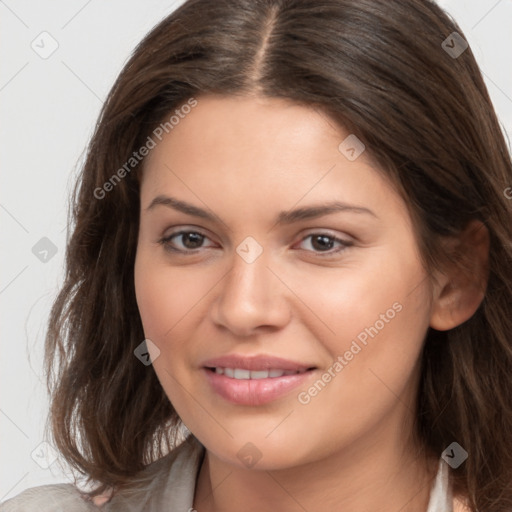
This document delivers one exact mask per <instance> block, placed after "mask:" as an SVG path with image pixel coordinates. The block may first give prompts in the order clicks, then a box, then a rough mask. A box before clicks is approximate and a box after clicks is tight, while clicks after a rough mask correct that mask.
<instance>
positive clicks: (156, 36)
mask: <svg viewBox="0 0 512 512" xmlns="http://www.w3.org/2000/svg"><path fill="white" fill-rule="evenodd" d="M453 32H457V33H458V34H459V36H460V37H459V38H458V39H454V37H456V36H453ZM450 37H451V38H452V39H449V38H450ZM461 38H462V39H461ZM463 39H464V34H463V32H462V31H461V29H460V28H459V27H458V26H457V25H456V23H455V22H454V21H453V20H452V19H451V18H450V17H449V16H448V15H447V14H446V13H445V12H443V10H442V9H440V8H439V7H438V6H437V5H436V4H435V3H434V2H432V1H429V0H215V1H212V0H189V1H187V2H186V3H184V4H183V5H182V6H180V7H179V8H178V9H177V10H176V11H174V12H173V13H172V14H170V15H169V16H168V17H166V18H165V19H163V20H162V21H161V22H160V23H159V24H158V25H157V26H156V27H155V28H154V29H152V30H151V32H150V33H149V34H148V35H147V36H146V37H145V38H144V39H143V40H142V41H141V43H140V44H139V45H138V46H137V48H136V49H135V50H134V52H133V54H132V56H131V57H130V59H129V61H128V62H127V64H126V65H125V67H124V69H123V70H122V72H121V73H120V75H119V77H118V78H117V80H116V82H115V84H114V86H113V88H112V90H111V91H110V93H109V95H108V97H107V99H106V101H105V104H104V106H103V108H102V111H101V114H100V117H99V119H98V122H97V125H96V128H95V132H94V135H93V137H92V139H91V141H90V144H89V146H88V151H87V155H86V159H85V163H84V165H83V167H82V169H81V173H80V176H79V179H78V181H77V183H76V186H75V189H74V192H73V195H72V198H71V206H70V223H69V225H70V226H71V227H70V231H69V233H68V240H67V252H66V261H65V265H66V269H65V277H64V282H63V285H62V288H61V290H60V293H59V294H58V296H57V298H56V300H55V302H54V305H53V307H52V310H51V313H50V317H49V323H48V331H47V337H46V342H45V368H46V371H47V376H48V386H49V390H50V393H51V408H50V414H49V416H48V422H47V428H48V429H49V430H50V429H51V432H50V437H51V439H52V441H53V443H54V445H55V446H56V447H57V448H58V449H59V450H60V451H61V453H62V454H63V456H64V458H65V460H66V461H67V462H68V463H69V465H70V466H71V467H72V468H74V469H75V470H78V471H79V472H80V473H81V474H82V475H85V476H87V478H88V479H89V481H94V482H96V483H98V484H100V485H99V487H97V489H95V490H94V491H92V492H91V496H94V495H96V494H99V493H100V492H102V491H103V490H104V489H105V488H106V487H107V486H113V487H117V488H123V487H129V486H130V483H131V482H133V481H134V479H135V478H136V475H137V474H138V473H139V472H140V471H141V470H142V469H143V468H144V467H145V466H146V465H147V464H149V463H151V462H152V461H154V460H156V459H158V458H160V457H162V456H163V455H165V454H166V453H168V452H169V450H171V449H173V448H174V447H175V446H176V444H177V439H178V437H177V436H178V431H179V428H180V425H181V421H180V419H179V417H178V415H177V413H176V411H175V410H174V408H173V406H172V404H171V403H170V401H169V400H168V398H167V396H166V394H165V392H164V390H163V388H162V386H161V384H160V383H159V381H158V379H157V376H156V374H155V372H154V370H153V368H152V366H145V365H143V364H141V362H140V361H139V360H138V359H137V358H136V357H135V356H134V350H135V349H136V347H137V346H139V345H140V343H141V342H142V340H144V331H143V327H142V323H141V318H140V314H139V311H138V308H137V303H136V299H135V291H134V275H133V274H134V261H135V253H136V246H137V237H138V229H139V213H140V204H139V202H140V197H139V190H140V175H141V172H142V170H143V168H144V159H141V160H140V162H136V163H134V162H133V161H132V160H130V159H131V158H133V154H134V152H136V151H138V150H139V148H141V147H142V146H143V145H144V144H146V143H147V141H148V137H149V136H151V135H152V134H153V133H154V130H155V128H156V127H158V126H159V124H160V123H162V122H163V121H164V120H165V119H168V118H169V116H170V115H172V113H173V112H175V111H176V109H178V108H180V106H182V105H184V104H186V103H187V102H189V103H190V99H191V98H195V99H196V100H197V101H199V102H200V101H201V95H202V94H207V93H217V94H222V95H228V96H229V95H248V94H257V95H260V96H267V97H275V98H287V99H290V100H293V101H295V102H297V103H299V104H303V105H310V106H315V107H316V108H318V109H319V111H322V112H325V113H326V114H328V115H329V116H332V118H333V119H334V120H336V121H337V122H339V124H340V126H344V127H347V128H350V130H351V132H352V133H355V134H356V135H357V137H359V138H360V139H361V140H362V141H363V142H364V144H365V145H366V148H367V152H368V154H369V155H371V156H372V157H373V158H374V160H375V161H376V162H377V163H378V165H379V168H380V169H381V171H382V172H384V173H385V174H386V176H388V177H389V179H390V180H392V182H393V183H394V184H395V185H396V188H397V190H398V191H399V192H400V194H401V195H402V196H403V198H404V200H405V201H406V204H407V205H408V208H409V210H410V213H411V217H412V219H413V221H414V225H415V233H416V236H417V240H418V244H419V248H420V250H421V254H422V257H423V260H424V264H425V267H426V268H427V269H433V268H442V267H443V265H444V264H445V263H446V262H447V261H448V260H450V261H451V262H453V261H457V262H458V263H457V264H459V265H460V266H461V268H463V269H464V268H465V266H464V258H463V257H460V258H459V259H454V256H453V255H449V254H446V253H445V252H444V251H443V245H442V243H441V242H442V240H443V237H446V236H451V235H457V234H459V233H460V232H461V231H462V230H463V228H464V227H465V226H466V225H467V224H468V223H469V222H470V221H471V220H473V219H478V220H480V221H481V222H482V223H483V224H484V225H485V226H486V228H487V229H488V231H489V234H490V255H489V257H490V259H489V279H488V284H487V289H486V293H485V297H484V299H483V302H482V303H481V305H480V307H479V308H478V310H477V311H476V313H475V314H474V315H473V316H472V317H471V318H470V319H469V320H468V321H466V322H464V323H463V324H462V325H460V326H458V327H456V328H454V329H451V330H449V331H443V332H441V331H435V330H433V329H431V328H429V330H428V332H427V333H426V338H425V342H424V349H423V354H422V361H421V365H422V368H421V380H420V384H419V388H418V394H417V415H416V420H415V433H416V435H417V436H418V438H419V439H420V440H421V443H422V445H423V446H424V447H425V449H426V450H427V451H428V452H429V453H431V454H435V455H436V456H437V457H439V456H440V455H441V453H442V452H443V450H444V449H445V448H446V447H447V446H449V445H450V444H451V443H452V442H453V441H457V442H458V443H459V444H460V445H461V446H462V447H463V448H464V449H465V450H466V451H467V452H468V454H469V457H468V458H467V460H466V461H465V462H464V463H463V464H462V465H461V466H459V467H458V468H456V469H453V470H450V479H451V483H452V485H453V488H454V492H455V493H456V494H459V495H461V496H464V497H465V499H466V500H467V503H468V504H469V506H470V508H471V510H472V511H475V512H476V511H477V510H480V511H482V510H485V511H486V512H493V511H496V512H497V511H503V510H505V509H511V508H512V486H511V484H512V340H511V333H512V243H511V242H512V232H511V229H512V228H511V226H512V222H511V217H512V216H511V207H512V200H511V199H510V196H512V189H510V186H511V185H512V164H511V158H510V153H509V148H508V146H507V144H506V142H505V139H504V135H503V133H502V131H501V127H500V124H499V122H498V120H497V117H496V114H495V111H494V109H493V105H492V103H491V100H490V98H489V94H488V92H487V89H486V87H485V84H484V81H483V79H482V75H481V73H480V71H479V69H478V66H477V64H476V61H475V58H474V56H473V53H472V51H471V48H467V49H465V50H464V51H462V53H460V55H458V56H457V55H456V54H454V53H453V51H452V52H451V53H450V51H449V49H450V48H451V49H453V48H455V50H459V52H460V50H463V48H464V45H463ZM443 41H445V42H444V43H443ZM446 41H448V44H447V43H446ZM456 43H457V46H456ZM447 46H448V48H447ZM127 162H131V163H130V165H129V166H127V165H126V163H127ZM123 166H124V169H125V172H124V173H123V172H118V170H119V169H121V168H123ZM116 173H117V174H116ZM114 174H116V175H117V178H115V179H114V178H113V176H114ZM118 178H120V179H118ZM507 190H509V191H510V192H511V193H509V194H507V193H506V191H507ZM462 256H464V255H462Z"/></svg>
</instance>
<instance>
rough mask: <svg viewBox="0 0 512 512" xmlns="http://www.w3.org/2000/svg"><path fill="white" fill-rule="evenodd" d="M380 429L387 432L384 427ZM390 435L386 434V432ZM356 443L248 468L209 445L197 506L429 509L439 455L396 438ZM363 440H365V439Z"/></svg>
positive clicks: (224, 509)
mask: <svg viewBox="0 0 512 512" xmlns="http://www.w3.org/2000/svg"><path fill="white" fill-rule="evenodd" d="M381 434H384V432H382V433H381ZM384 437H386V436H384ZM387 439H388V442H386V443H383V442H381V436H377V437H374V441H373V442H372V443H371V444H368V442H367V441H366V442H365V443H362V442H360V443H357V442H356V443H353V444H352V445H351V446H350V447H347V448H344V449H342V450H340V451H337V452H334V453H332V454H331V455H330V456H329V457H328V458H323V459H321V460H316V461H314V462H309V463H307V464H303V465H300V466H296V467H292V468H285V469H278V470H257V469H255V468H254V469H245V468H240V467H238V466H233V465H232V464H229V463H226V462H224V461H222V460H221V459H219V458H218V457H216V456H215V455H214V454H212V453H211V452H209V451H207V452H206V454H205V457H204V460H203V463H202V466H201V469H200V472H199V475H198V480H197V485H196V493H195V497H194V508H195V509H196V510H197V511H198V512H235V511H240V510H244V511H246V512H252V511H261V510H276V509H277V510H280V511H282V512H292V511H297V510H307V511H308V512H316V511H324V510H332V511H343V512H362V511H367V510H379V512H396V511H398V510H399V511H400V512H418V511H422V512H425V511H426V510H427V506H428V502H429V497H430V490H431V486H432V484H433V481H434V478H435V475H436V472H437V467H438V460H436V459H434V458H427V457H426V456H425V455H424V454H423V455H422V452H421V450H417V449H413V447H412V446H411V444H410V443H407V445H404V442H403V438H402V439H401V436H400V435H397V436H396V437H395V439H394V442H389V436H388V437H387ZM361 441H362V440H361Z"/></svg>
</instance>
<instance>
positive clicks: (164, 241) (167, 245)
mask: <svg viewBox="0 0 512 512" xmlns="http://www.w3.org/2000/svg"><path fill="white" fill-rule="evenodd" d="M191 233H192V234H194V235H200V236H202V237H204V238H206V239H208V237H207V236H206V235H205V234H204V233H201V232H200V231H192V230H181V231H177V232H176V233H172V234H170V235H168V236H166V237H163V238H161V239H160V240H158V243H159V244H161V245H162V246H163V247H164V249H165V250H166V251H170V252H174V253H181V254H183V255H187V254H193V253H195V251H197V250H199V249H202V247H197V248H196V249H188V250H183V249H176V247H173V246H172V245H171V240H172V239H173V238H175V237H178V236H180V235H186V234H191ZM314 236H325V237H326V238H329V239H331V240H332V241H334V242H339V243H340V244H341V247H340V248H338V249H337V250H332V249H329V251H309V250H308V251H307V252H313V253H314V254H316V255H318V256H320V257H327V256H332V255H333V254H337V253H339V252H342V251H344V250H345V249H347V248H349V247H351V246H352V245H354V244H353V242H351V241H348V240H343V239H342V238H338V237H335V236H333V235H330V234H329V233H322V232H318V233H310V234H309V235H307V236H305V237H304V238H302V240H301V242H303V241H304V240H307V239H308V238H310V237H314Z"/></svg>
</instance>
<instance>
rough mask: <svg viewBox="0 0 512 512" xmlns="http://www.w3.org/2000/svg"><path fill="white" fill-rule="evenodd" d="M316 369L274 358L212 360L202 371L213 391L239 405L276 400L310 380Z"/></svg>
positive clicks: (224, 358) (237, 357)
mask: <svg viewBox="0 0 512 512" xmlns="http://www.w3.org/2000/svg"><path fill="white" fill-rule="evenodd" d="M314 370H316V367H315V366H313V365H308V364H303V363H298V362H294V361H290V360H287V359H282V358H279V357H272V356H252V357H247V356H239V355H230V356H224V357H219V358H215V359H209V360H208V361H205V362H204V363H203V367H202V371H203V373H204V375H205V376H206V379H207V381H208V382H209V384H210V386H211V388H212V390H213V391H214V392H216V393H217V394H218V395H220V396H221V397H222V398H224V399H225V400H227V401H228V402H231V403H234V404H237V405H251V406H256V405H262V404H265V403H268V402H271V401H273V400H276V399H278V398H280V397H282V396H284V395H286V394H287V393H289V392H290V391H291V390H292V389H294V388H296V387H297V386H299V385H301V384H302V385H304V384H305V382H306V381H307V380H308V379H309V378H311V375H313V373H314Z"/></svg>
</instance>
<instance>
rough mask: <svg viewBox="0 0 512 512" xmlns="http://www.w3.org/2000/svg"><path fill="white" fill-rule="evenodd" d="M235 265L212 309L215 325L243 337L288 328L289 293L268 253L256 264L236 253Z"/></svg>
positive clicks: (220, 284) (222, 283)
mask: <svg viewBox="0 0 512 512" xmlns="http://www.w3.org/2000/svg"><path fill="white" fill-rule="evenodd" d="M232 261H233V263H232V268H231V270H230V271H229V272H228V273H227V274H226V275H225V277H224V278H223V279H222V280H221V282H220V283H219V284H218V286H219V287H220V288H218V289H217V293H218V295H217V297H216V300H215V301H214V304H213V306H212V318H213V321H214V322H215V324H216V325H218V326H222V327H224V328H226V329H228V330H229V331H231V332H232V333H233V334H234V335H236V336H239V337H247V336H251V335H254V334H257V333H259V332H260V331H262V330H266V331H268V330H276V329H279V328H282V327H284V326H285V325H286V324H287V323H288V322H289V320H290V302H289V300H288V295H289V291H288V288H287V287H286V285H285V284H283V281H282V280H281V279H280V278H279V277H278V275H277V274H278V273H277V272H276V271H275V270H273V269H271V268H269V261H268V258H267V254H266V251H263V253H262V254H261V255H260V256H259V257H258V258H257V259H256V260H255V261H253V262H252V263H248V262H247V261H245V260H244V259H243V258H242V257H240V256H239V254H238V253H236V252H234V253H233V257H232Z"/></svg>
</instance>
